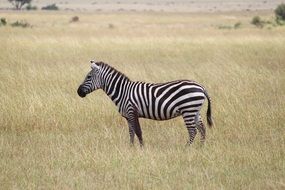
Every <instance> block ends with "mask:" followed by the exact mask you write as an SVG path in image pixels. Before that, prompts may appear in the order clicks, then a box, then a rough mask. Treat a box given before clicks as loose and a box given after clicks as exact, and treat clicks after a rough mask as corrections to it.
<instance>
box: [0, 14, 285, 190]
mask: <svg viewBox="0 0 285 190" xmlns="http://www.w3.org/2000/svg"><path fill="white" fill-rule="evenodd" d="M256 14H258V15H260V16H261V17H262V18H264V19H268V20H273V13H271V12H255V13H252V12H250V13H245V12H234V13H207V14H206V13H205V14H202V13H130V12H123V13H90V12H89V13H77V14H76V15H77V16H79V18H80V21H79V22H77V23H70V22H69V21H70V19H71V17H72V16H75V15H74V13H71V12H69V13H68V12H62V11H60V12H51V13H49V12H40V11H36V12H21V13H18V12H13V11H10V12H9V11H7V12H2V13H1V17H6V18H7V21H8V22H14V21H16V20H26V21H27V22H29V23H30V24H31V25H33V27H32V28H16V27H11V26H5V27H0V66H1V69H0V90H1V93H0V105H1V107H0V125H1V126H0V171H1V174H0V186H1V189H164V190H165V189H211V190H212V189H284V188H285V160H284V158H285V154H284V150H285V136H284V134H285V118H284V115H285V109H284V108H285V101H284V100H285V27H265V28H263V29H258V28H256V27H254V26H251V25H250V21H251V19H252V17H253V16H255V15H256ZM237 22H241V23H242V24H241V27H240V28H238V29H219V26H221V25H230V26H233V25H234V24H235V23H237ZM93 58H95V59H96V60H102V61H104V62H107V63H109V64H110V65H112V66H113V67H115V68H117V69H118V70H120V71H121V72H123V73H125V74H126V75H127V76H129V77H130V78H131V79H133V80H141V81H146V82H166V81H170V80H176V79H192V80H195V81H197V82H199V83H201V84H203V85H204V86H205V87H206V89H207V90H208V93H209V95H210V96H211V98H212V104H213V105H212V112H213V118H214V121H215V126H214V127H213V128H212V129H209V128H208V129H207V140H206V144H205V146H204V147H201V146H200V142H199V134H198V135H197V137H196V140H195V142H194V144H193V145H192V146H191V147H186V146H185V144H186V141H187V139H188V133H187V130H186V128H185V126H184V124H183V120H182V118H177V119H174V120H168V121H163V122H161V121H152V120H144V119H141V120H140V121H141V126H142V130H143V136H144V140H145V147H144V148H143V149H141V148H140V147H139V145H138V142H137V139H136V145H135V147H131V146H130V145H129V135H128V127H127V123H126V121H125V120H124V119H123V118H122V117H121V116H120V115H119V113H118V112H117V108H116V107H115V105H114V104H113V103H112V102H111V100H109V98H108V97H107V96H106V95H105V94H104V93H103V92H102V91H96V92H94V93H92V94H90V95H88V96H87V97H86V98H84V99H82V98H80V97H79V96H78V95H77V93H76V90H77V88H78V85H79V84H80V83H81V82H82V80H83V79H84V77H85V75H86V74H87V72H88V71H89V70H90V65H89V60H90V59H93ZM205 110H206V106H204V108H203V116H205Z"/></svg>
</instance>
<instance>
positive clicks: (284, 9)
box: [274, 3, 285, 21]
mask: <svg viewBox="0 0 285 190" xmlns="http://www.w3.org/2000/svg"><path fill="white" fill-rule="evenodd" d="M274 12H275V16H276V19H277V20H283V21H285V4H283V3H282V4H280V5H278V6H277V8H276V9H275V11H274Z"/></svg>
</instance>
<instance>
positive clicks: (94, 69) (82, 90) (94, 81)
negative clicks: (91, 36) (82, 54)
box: [77, 60, 101, 98]
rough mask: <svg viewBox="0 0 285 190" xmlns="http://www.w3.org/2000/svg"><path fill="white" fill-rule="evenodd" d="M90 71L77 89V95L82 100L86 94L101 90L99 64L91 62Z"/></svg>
mask: <svg viewBox="0 0 285 190" xmlns="http://www.w3.org/2000/svg"><path fill="white" fill-rule="evenodd" d="M90 63H91V71H90V72H89V73H88V74H87V75H86V77H85V79H84V81H83V82H82V84H81V85H80V86H79V87H78V90H77V93H78V95H79V96H80V97H81V98H83V97H85V96H86V95H87V94H89V93H91V92H93V91H94V90H97V89H100V88H101V80H100V77H99V75H100V69H101V67H100V64H98V63H96V62H95V61H93V60H91V61H90Z"/></svg>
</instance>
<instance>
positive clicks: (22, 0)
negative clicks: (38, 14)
mask: <svg viewBox="0 0 285 190" xmlns="http://www.w3.org/2000/svg"><path fill="white" fill-rule="evenodd" d="M8 1H9V2H10V3H11V4H12V5H13V6H14V7H15V8H16V9H17V10H20V9H22V7H23V6H24V5H25V4H29V3H31V2H32V0H8Z"/></svg>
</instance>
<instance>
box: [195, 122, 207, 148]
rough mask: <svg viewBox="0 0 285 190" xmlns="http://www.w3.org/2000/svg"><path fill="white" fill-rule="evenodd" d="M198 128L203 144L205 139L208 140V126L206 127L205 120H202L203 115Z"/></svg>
mask: <svg viewBox="0 0 285 190" xmlns="http://www.w3.org/2000/svg"><path fill="white" fill-rule="evenodd" d="M197 129H198V131H199V133H200V135H201V139H200V141H201V144H202V145H203V144H204V143H205V140H206V127H205V125H204V123H203V121H202V120H201V117H200V119H199V123H198V125H197Z"/></svg>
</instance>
